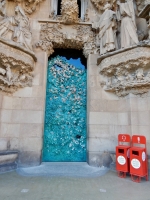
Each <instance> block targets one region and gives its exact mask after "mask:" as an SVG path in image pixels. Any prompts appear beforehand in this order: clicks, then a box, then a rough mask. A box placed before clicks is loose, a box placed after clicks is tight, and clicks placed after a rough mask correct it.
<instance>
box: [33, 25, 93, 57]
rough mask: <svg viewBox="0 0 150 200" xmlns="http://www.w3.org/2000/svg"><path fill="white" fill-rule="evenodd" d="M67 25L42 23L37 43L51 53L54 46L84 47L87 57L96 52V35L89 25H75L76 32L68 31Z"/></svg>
mask: <svg viewBox="0 0 150 200" xmlns="http://www.w3.org/2000/svg"><path fill="white" fill-rule="evenodd" d="M65 26H66V25H62V24H58V23H57V24H51V23H46V24H42V27H41V32H40V41H39V42H38V43H37V44H36V46H37V47H41V48H42V49H43V50H44V51H46V52H47V53H48V55H51V54H52V53H53V52H54V50H53V48H63V49H65V48H73V49H83V53H84V55H85V57H87V56H88V55H89V54H90V53H96V52H97V47H96V44H95V35H94V33H93V31H92V30H91V27H90V26H89V25H84V26H82V25H74V26H73V29H74V33H73V34H70V33H69V32H66V28H65Z"/></svg>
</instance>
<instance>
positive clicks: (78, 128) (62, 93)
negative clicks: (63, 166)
mask: <svg viewBox="0 0 150 200" xmlns="http://www.w3.org/2000/svg"><path fill="white" fill-rule="evenodd" d="M86 100H87V69H86V58H85V57H84V56H83V55H82V51H79V50H73V49H55V53H54V54H53V55H52V56H50V58H49V60H48V71H47V88H46V106H45V126H44V142H43V156H42V160H43V161H44V162H85V161H86V150H87V144H86V142H87V128H86V121H87V120H86V118H87V117H86V104H87V102H86Z"/></svg>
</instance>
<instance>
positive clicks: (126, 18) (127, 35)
mask: <svg viewBox="0 0 150 200" xmlns="http://www.w3.org/2000/svg"><path fill="white" fill-rule="evenodd" d="M117 4H118V5H119V11H120V13H121V48H127V47H130V46H133V45H136V44H138V43H139V41H138V36H137V33H136V32H137V27H136V23H135V12H134V5H133V0H125V3H120V1H119V0H118V1H117Z"/></svg>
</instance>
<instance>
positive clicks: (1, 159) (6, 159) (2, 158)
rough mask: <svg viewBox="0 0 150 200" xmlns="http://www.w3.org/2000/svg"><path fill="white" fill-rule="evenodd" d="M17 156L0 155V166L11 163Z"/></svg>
mask: <svg viewBox="0 0 150 200" xmlns="http://www.w3.org/2000/svg"><path fill="white" fill-rule="evenodd" d="M17 158H18V154H8V155H0V165H4V164H8V163H13V162H15V161H16V160H17Z"/></svg>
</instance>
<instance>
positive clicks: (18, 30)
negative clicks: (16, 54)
mask: <svg viewBox="0 0 150 200" xmlns="http://www.w3.org/2000/svg"><path fill="white" fill-rule="evenodd" d="M14 20H15V22H16V24H17V26H16V27H15V30H14V35H13V40H14V41H16V42H17V43H19V44H20V45H22V46H25V47H26V48H27V49H29V50H32V34H31V32H30V23H29V19H28V18H27V16H26V15H25V13H24V11H23V9H22V8H21V7H20V6H17V7H16V8H15V17H14Z"/></svg>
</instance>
